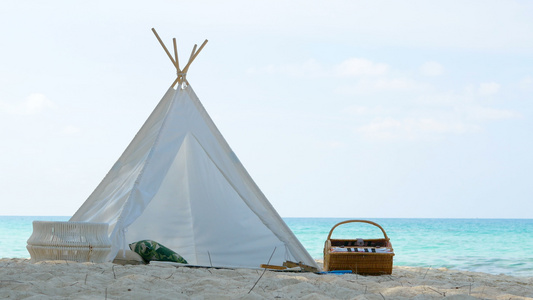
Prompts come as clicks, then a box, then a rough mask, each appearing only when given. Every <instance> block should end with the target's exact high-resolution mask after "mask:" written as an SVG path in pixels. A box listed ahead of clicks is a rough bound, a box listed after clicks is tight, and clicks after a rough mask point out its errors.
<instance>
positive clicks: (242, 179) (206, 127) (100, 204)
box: [70, 82, 318, 268]
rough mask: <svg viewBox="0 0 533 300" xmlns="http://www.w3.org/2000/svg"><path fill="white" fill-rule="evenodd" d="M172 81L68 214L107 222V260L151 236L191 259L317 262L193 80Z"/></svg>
mask: <svg viewBox="0 0 533 300" xmlns="http://www.w3.org/2000/svg"><path fill="white" fill-rule="evenodd" d="M186 83H187V84H180V85H179V86H178V87H177V89H174V88H173V87H171V88H169V90H168V91H167V92H166V94H165V95H164V96H163V98H162V99H161V101H160V102H159V104H158V105H157V107H156V108H155V110H154V111H153V112H152V114H151V115H150V116H149V118H148V119H147V121H146V122H145V124H144V125H143V126H142V128H141V129H140V131H139V132H138V133H137V135H136V136H135V138H134V139H133V140H132V142H131V143H130V145H129V146H128V147H127V148H126V150H125V151H124V153H123V154H122V156H121V157H120V158H119V159H118V161H117V162H116V163H115V165H114V166H113V167H112V168H111V170H110V171H109V173H108V174H107V175H106V176H105V178H104V179H103V181H102V182H101V183H100V184H99V185H98V187H97V188H96V189H95V190H94V192H93V193H92V194H91V195H90V196H89V198H88V199H87V200H86V201H85V203H84V204H83V205H82V206H81V207H80V208H79V210H78V211H77V212H76V213H75V214H74V215H73V216H72V218H71V219H70V221H85V222H104V223H107V224H109V235H110V239H111V242H112V251H111V253H110V256H109V257H108V260H109V261H111V260H112V259H113V258H114V257H115V255H116V254H117V253H118V252H119V250H120V249H127V248H128V245H127V244H129V243H133V242H136V241H139V240H153V241H157V242H158V243H160V244H162V245H165V246H166V247H168V248H170V249H172V250H174V251H176V252H177V253H179V254H180V255H181V256H183V257H184V258H185V259H186V260H187V261H188V262H189V264H192V265H203V266H215V267H245V268H258V267H259V266H260V265H261V264H266V263H268V261H269V258H270V257H271V256H272V257H271V259H270V264H274V265H281V264H282V263H283V262H285V261H287V260H291V261H296V262H302V263H304V264H307V265H310V266H314V267H317V268H318V266H317V264H316V263H315V261H314V260H313V258H312V257H311V256H310V255H309V253H308V252H307V251H306V250H305V248H304V247H303V246H302V244H301V243H300V242H299V241H298V239H297V238H296V236H295V235H294V234H293V232H292V231H291V230H290V228H289V227H288V226H287V225H286V224H285V222H284V221H283V220H282V218H281V217H280V216H279V215H278V213H277V212H276V210H275V209H274V208H273V207H272V205H271V204H270V203H269V201H268V200H267V198H266V197H265V195H264V194H263V193H262V192H261V190H260V189H259V188H258V186H257V185H256V184H255V182H254V181H253V180H252V178H251V177H250V175H249V174H248V172H247V171H246V170H245V168H244V167H243V165H242V164H241V162H240V161H239V159H238V158H237V156H236V155H235V154H234V153H233V151H232V150H231V149H230V147H229V145H228V144H227V142H226V141H225V139H224V138H223V137H222V135H221V133H220V132H219V131H218V129H217V128H216V126H215V124H214V123H213V121H212V120H211V118H210V117H209V115H208V114H207V112H206V110H205V109H204V107H203V106H202V104H201V103H200V100H199V99H198V97H197V96H196V94H195V93H194V91H193V89H192V87H191V86H190V85H189V84H188V82H186Z"/></svg>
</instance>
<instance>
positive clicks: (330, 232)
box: [326, 220, 389, 241]
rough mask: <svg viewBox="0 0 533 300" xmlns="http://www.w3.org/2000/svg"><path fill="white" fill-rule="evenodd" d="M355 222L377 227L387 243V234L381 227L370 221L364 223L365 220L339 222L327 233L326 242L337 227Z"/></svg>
mask: <svg viewBox="0 0 533 300" xmlns="http://www.w3.org/2000/svg"><path fill="white" fill-rule="evenodd" d="M355 222H360V223H368V224H371V225H374V226H377V227H378V228H379V229H381V232H383V235H384V236H385V239H386V240H387V241H389V237H388V236H387V233H385V230H384V229H383V227H381V226H379V224H378V223H374V222H372V221H366V220H348V221H343V222H340V223H338V224H337V225H335V226H333V228H331V230H330V231H329V234H328V238H327V239H326V240H329V239H330V238H331V234H332V233H333V230H334V229H335V228H336V227H337V226H339V225H342V224H346V223H355Z"/></svg>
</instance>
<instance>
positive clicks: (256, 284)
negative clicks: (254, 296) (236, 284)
mask: <svg viewBox="0 0 533 300" xmlns="http://www.w3.org/2000/svg"><path fill="white" fill-rule="evenodd" d="M276 248H277V247H274V251H272V254H270V258H269V259H268V262H267V265H269V264H270V260H271V259H272V256H274V252H276ZM266 270H267V269H266V268H265V269H264V270H263V273H262V274H261V276H259V278H258V279H257V281H256V282H255V283H254V286H252V288H251V289H250V290H249V291H248V294H250V293H251V292H252V290H253V289H254V287H255V286H256V285H257V283H258V282H259V280H261V277H263V275H265V272H266Z"/></svg>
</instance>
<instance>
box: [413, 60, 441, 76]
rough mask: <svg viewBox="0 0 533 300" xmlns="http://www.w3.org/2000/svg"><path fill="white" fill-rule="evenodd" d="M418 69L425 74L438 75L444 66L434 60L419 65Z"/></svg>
mask: <svg viewBox="0 0 533 300" xmlns="http://www.w3.org/2000/svg"><path fill="white" fill-rule="evenodd" d="M419 71H420V73H421V74H422V75H425V76H439V75H441V74H442V73H443V72H444V67H443V66H442V65H441V64H439V63H438V62H435V61H428V62H426V63H424V64H423V65H422V66H420V68H419Z"/></svg>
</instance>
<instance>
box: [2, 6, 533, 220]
mask: <svg viewBox="0 0 533 300" xmlns="http://www.w3.org/2000/svg"><path fill="white" fill-rule="evenodd" d="M152 27H155V28H156V29H157V30H158V32H159V33H160V35H161V37H162V38H163V40H164V41H165V42H166V43H167V44H170V42H171V38H172V37H176V38H177V41H178V48H179V50H180V54H181V57H186V56H188V55H189V53H190V51H191V49H192V46H193V44H194V43H198V44H200V43H202V42H203V40H204V39H209V43H208V44H207V46H206V47H205V48H204V50H203V51H202V53H201V54H200V55H199V56H198V58H197V59H196V61H195V62H194V63H193V65H192V66H191V69H190V72H189V74H188V79H189V81H190V83H191V85H192V86H193V87H194V89H195V91H196V93H197V94H198V96H199V97H200V99H201V100H202V102H203V104H204V106H205V107H206V109H207V111H208V112H209V113H210V115H211V117H212V118H213V120H214V121H215V123H216V124H217V126H218V128H219V129H220V131H221V132H222V134H223V135H224V136H225V137H226V139H227V141H228V143H229V144H230V145H231V146H232V148H233V150H234V151H235V153H236V154H237V156H238V157H239V158H240V160H241V161H242V162H243V164H244V166H245V167H246V168H247V169H248V171H249V173H250V174H251V175H252V177H253V178H254V179H255V180H256V182H257V184H258V185H259V187H260V188H261V189H262V191H263V192H264V193H265V194H266V196H267V197H268V198H269V200H270V202H271V203H272V204H273V205H274V207H275V208H276V209H277V211H278V212H279V213H280V214H281V215H282V216H283V217H302V216H305V217H366V218H377V217H452V218H463V217H466V218H531V217H532V213H531V211H533V201H532V200H533V184H532V176H531V174H532V169H533V159H532V153H533V133H532V129H533V121H532V117H533V115H532V114H533V104H532V96H533V3H532V2H530V1H441V2H440V3H439V2H436V1H407V2H404V1H223V2H220V1H150V2H149V3H148V2H146V1H113V2H111V1H90V2H84V3H83V4H82V3H81V2H78V1H46V2H42V1H2V2H1V3H0V139H1V141H2V147H1V150H0V151H1V152H0V166H1V168H0V203H1V207H2V209H1V210H0V215H67V216H68V215H72V214H73V213H74V212H75V211H76V210H77V208H78V207H79V206H80V205H81V204H82V203H83V202H84V201H85V199H86V198H87V197H88V196H89V194H90V193H91V192H92V190H93V189H94V188H95V187H96V185H97V184H98V183H99V182H100V181H101V180H102V178H103V177H104V175H105V174H106V173H107V171H108V170H109V169H110V167H111V166H112V165H113V163H114V162H115V161H116V159H118V157H119V155H120V154H121V153H122V151H123V150H124V149H125V147H126V146H127V144H128V143H129V142H130V141H131V139H132V138H133V136H134V135H135V133H136V132H137V130H138V129H139V128H140V126H141V125H142V123H143V122H144V121H145V120H146V118H147V117H148V115H149V114H150V112H151V111H152V109H153V108H154V107H155V105H156V104H157V102H158V101H159V100H160V98H161V97H162V96H163V94H164V92H165V91H166V89H167V88H168V86H169V85H170V83H172V81H173V80H174V75H175V74H174V73H175V72H174V71H173V67H172V65H171V63H170V61H169V59H168V58H167V57H166V55H165V53H164V52H163V50H162V49H161V47H160V45H159V44H158V42H157V40H156V39H155V38H154V36H153V34H152V32H151V31H150V28H152Z"/></svg>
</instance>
